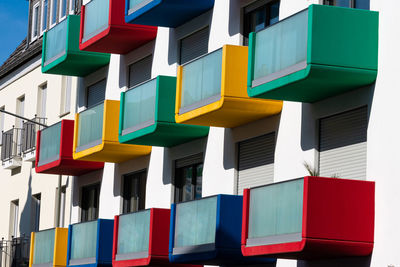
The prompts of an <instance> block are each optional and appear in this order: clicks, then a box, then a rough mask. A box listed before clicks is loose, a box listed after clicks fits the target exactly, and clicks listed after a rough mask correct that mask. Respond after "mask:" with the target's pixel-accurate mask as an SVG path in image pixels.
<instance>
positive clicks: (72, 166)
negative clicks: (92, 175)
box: [35, 158, 104, 176]
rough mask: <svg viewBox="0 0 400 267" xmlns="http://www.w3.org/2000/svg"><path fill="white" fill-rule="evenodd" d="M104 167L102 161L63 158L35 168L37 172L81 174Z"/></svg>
mask: <svg viewBox="0 0 400 267" xmlns="http://www.w3.org/2000/svg"><path fill="white" fill-rule="evenodd" d="M103 167H104V163H102V162H87V161H79V160H73V159H72V158H70V159H61V160H57V161H54V162H51V163H48V164H44V165H42V166H37V167H36V168H35V170H36V172H37V173H46V174H59V175H71V176H79V175H83V174H85V173H88V172H92V171H95V170H98V169H101V168H103Z"/></svg>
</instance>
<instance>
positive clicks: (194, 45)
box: [179, 27, 210, 65]
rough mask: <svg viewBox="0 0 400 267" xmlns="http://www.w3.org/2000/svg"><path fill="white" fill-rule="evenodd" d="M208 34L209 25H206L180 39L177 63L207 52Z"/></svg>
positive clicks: (183, 62)
mask: <svg viewBox="0 0 400 267" xmlns="http://www.w3.org/2000/svg"><path fill="white" fill-rule="evenodd" d="M209 36H210V35H209V27H206V28H204V29H202V30H199V31H197V32H195V33H193V34H191V35H189V36H187V37H185V38H183V39H181V42H180V60H179V63H180V64H181V65H182V64H185V63H186V62H188V61H190V60H192V59H195V58H197V57H199V56H202V55H204V54H207V53H208V39H209Z"/></svg>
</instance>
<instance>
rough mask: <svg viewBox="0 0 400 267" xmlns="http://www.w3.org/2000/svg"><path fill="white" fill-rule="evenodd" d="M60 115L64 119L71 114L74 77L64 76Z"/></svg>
mask: <svg viewBox="0 0 400 267" xmlns="http://www.w3.org/2000/svg"><path fill="white" fill-rule="evenodd" d="M61 79H62V85H61V99H60V103H61V104H60V115H59V117H63V116H65V115H67V114H69V113H70V112H71V91H72V77H71V76H62V78H61Z"/></svg>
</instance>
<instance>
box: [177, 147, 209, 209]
mask: <svg viewBox="0 0 400 267" xmlns="http://www.w3.org/2000/svg"><path fill="white" fill-rule="evenodd" d="M202 177H203V154H197V155H194V156H190V157H187V158H184V159H180V160H177V161H176V162H175V203H179V202H183V201H188V200H194V199H200V198H201V191H202Z"/></svg>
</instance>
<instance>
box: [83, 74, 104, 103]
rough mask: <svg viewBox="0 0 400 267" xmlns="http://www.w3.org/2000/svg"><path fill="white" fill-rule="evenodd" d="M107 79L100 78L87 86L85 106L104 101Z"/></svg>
mask: <svg viewBox="0 0 400 267" xmlns="http://www.w3.org/2000/svg"><path fill="white" fill-rule="evenodd" d="M106 86H107V80H106V79H104V80H101V81H99V82H97V83H95V84H93V85H91V86H89V87H88V88H87V99H86V100H87V103H86V105H87V108H91V107H93V106H95V105H97V104H100V103H102V102H103V101H104V99H105V97H106Z"/></svg>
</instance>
